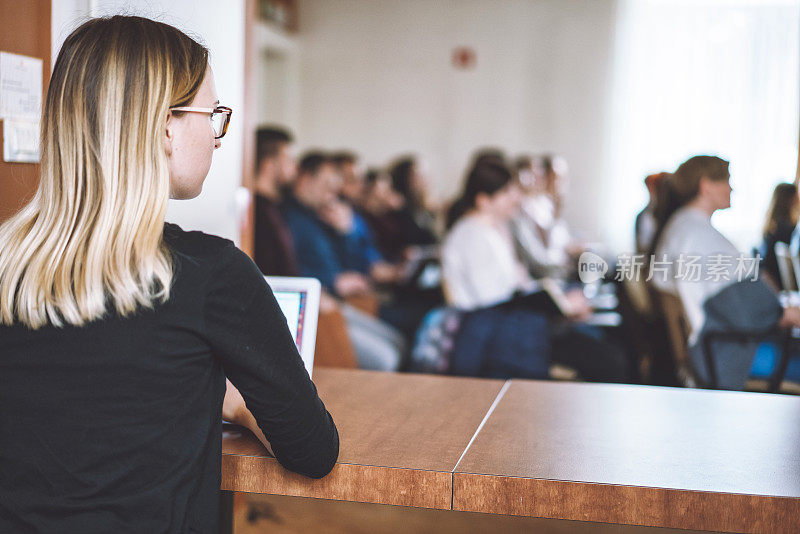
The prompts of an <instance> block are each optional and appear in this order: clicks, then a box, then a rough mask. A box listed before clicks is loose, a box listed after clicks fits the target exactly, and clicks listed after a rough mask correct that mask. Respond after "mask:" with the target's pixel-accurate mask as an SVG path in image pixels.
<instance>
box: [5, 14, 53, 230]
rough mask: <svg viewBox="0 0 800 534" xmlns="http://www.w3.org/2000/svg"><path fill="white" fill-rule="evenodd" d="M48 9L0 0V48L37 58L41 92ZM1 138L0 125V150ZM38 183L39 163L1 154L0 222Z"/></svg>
mask: <svg viewBox="0 0 800 534" xmlns="http://www.w3.org/2000/svg"><path fill="white" fill-rule="evenodd" d="M50 11H51V5H50V0H24V1H20V0H0V51H3V52H12V53H14V54H22V55H25V56H31V57H36V58H40V59H41V60H42V71H43V72H42V82H43V87H42V91H43V94H44V91H45V90H46V89H47V84H48V81H49V80H50ZM1 122H2V121H0V123H1ZM2 137H3V134H2V128H0V151H1V150H2V142H3V139H2ZM38 184H39V165H38V164H33V163H6V162H4V161H2V154H1V153H0V222H2V221H4V220H6V219H7V218H8V217H10V216H11V215H13V214H14V213H16V211H17V210H19V209H20V208H21V207H22V206H24V205H25V203H26V202H27V201H28V200H29V199H30V198H31V196H32V195H33V193H34V191H35V190H36V186H37V185H38Z"/></svg>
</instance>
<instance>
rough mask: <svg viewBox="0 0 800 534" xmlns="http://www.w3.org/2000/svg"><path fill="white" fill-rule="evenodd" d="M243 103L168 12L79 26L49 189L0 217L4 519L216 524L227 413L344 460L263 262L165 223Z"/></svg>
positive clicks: (17, 527) (311, 460)
mask: <svg viewBox="0 0 800 534" xmlns="http://www.w3.org/2000/svg"><path fill="white" fill-rule="evenodd" d="M231 113H232V111H231V109H230V108H226V107H222V106H220V105H219V100H218V98H217V96H216V90H215V88H214V76H213V73H212V71H211V69H210V68H209V65H208V51H207V50H206V49H205V48H204V47H203V46H201V45H200V44H198V43H197V42H196V41H194V40H192V39H191V38H189V37H188V36H186V35H185V34H183V33H182V32H180V31H179V30H177V29H176V28H173V27H172V26H168V25H166V24H163V23H159V22H154V21H152V20H148V19H144V18H141V17H127V16H114V17H110V18H99V19H91V20H89V21H87V22H85V23H84V24H82V25H81V26H80V27H79V28H78V29H76V30H75V31H74V32H73V33H72V34H70V35H69V36H68V37H67V39H66V41H65V42H64V45H63V47H62V48H61V51H60V52H59V54H58V58H57V60H56V62H55V66H54V69H53V74H52V77H51V79H50V85H49V88H48V91H47V97H46V100H45V105H44V111H43V116H42V145H41V147H42V157H41V179H40V183H39V188H38V191H37V193H36V195H35V196H34V197H33V199H32V200H31V201H30V202H29V203H28V204H27V205H26V206H25V207H23V208H22V210H21V211H20V212H19V213H17V214H16V215H14V216H12V217H11V218H10V219H9V220H7V221H6V222H5V223H3V224H2V225H0V473H2V476H0V532H65V533H71V532H75V533H78V532H80V533H88V532H118V533H121V532H137V533H138V532H176V533H177V532H181V533H183V532H186V533H189V532H201V533H202V532H205V533H212V532H217V531H218V529H219V491H220V478H221V474H220V462H221V444H222V435H221V430H222V417H223V416H224V417H225V419H227V420H230V421H232V422H234V423H240V424H243V425H246V426H248V427H249V428H250V429H251V430H253V431H254V432H255V433H256V434H257V435H258V436H259V438H260V439H262V440H263V441H264V443H265V445H268V446H270V447H271V450H272V451H273V452H274V454H275V457H276V458H277V460H278V462H279V463H280V464H281V465H283V466H284V467H285V468H287V469H290V470H292V471H295V472H297V473H300V474H302V475H305V476H309V477H315V478H318V477H322V476H325V475H326V474H327V473H328V472H329V471H330V470H331V469H332V468H333V466H334V464H335V462H336V459H337V456H338V452H339V438H338V433H337V430H336V426H335V424H334V422H333V419H332V418H331V416H330V414H329V413H328V412H327V410H326V409H325V406H324V404H323V403H322V401H321V400H320V399H319V397H318V396H317V391H316V388H315V387H314V384H313V383H312V382H311V379H310V378H309V376H308V373H307V372H306V370H305V367H304V365H303V362H302V359H301V358H300V355H299V354H298V352H297V348H296V347H295V344H294V342H293V341H292V336H291V334H290V332H289V329H288V327H287V324H286V320H285V318H284V317H283V314H282V313H281V310H280V308H279V307H278V303H277V302H276V300H275V297H274V296H273V294H272V292H271V290H270V288H269V286H268V285H267V283H266V282H265V280H264V278H263V276H262V275H261V273H260V272H259V271H258V269H257V268H256V266H255V265H254V264H253V262H252V261H251V260H250V259H249V258H248V257H247V256H246V255H245V254H244V253H243V252H242V251H240V250H239V249H237V248H236V247H235V246H234V245H233V243H232V242H231V241H228V240H226V239H222V238H219V237H215V236H211V235H206V234H203V233H200V232H185V231H183V230H181V229H180V228H178V227H177V226H175V225H165V223H164V216H165V213H166V208H167V202H168V200H169V198H173V199H190V198H194V197H196V196H197V195H199V194H200V192H201V190H202V187H203V181H204V180H205V177H206V175H207V174H208V170H209V167H210V165H211V158H212V155H213V153H214V150H215V149H217V148H219V147H220V145H221V141H220V139H221V138H222V137H223V136H224V135H225V132H226V129H227V125H228V122H229V120H230V116H231ZM226 377H227V378H229V379H230V383H228V384H227V392H226ZM233 385H235V386H236V388H238V389H235V388H234V387H233ZM245 402H246V404H245Z"/></svg>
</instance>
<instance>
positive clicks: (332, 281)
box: [283, 151, 405, 371]
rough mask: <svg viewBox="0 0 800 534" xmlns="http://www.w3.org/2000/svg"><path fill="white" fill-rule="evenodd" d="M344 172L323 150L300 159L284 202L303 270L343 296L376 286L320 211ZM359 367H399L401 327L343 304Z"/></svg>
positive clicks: (332, 196)
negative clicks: (352, 261) (353, 263)
mask: <svg viewBox="0 0 800 534" xmlns="http://www.w3.org/2000/svg"><path fill="white" fill-rule="evenodd" d="M340 186H341V177H340V176H339V174H338V173H337V172H336V168H335V166H334V165H333V162H332V161H331V159H330V157H328V156H327V155H326V154H325V153H323V152H320V151H311V152H307V153H306V154H305V155H304V156H303V157H302V158H301V159H300V164H299V169H298V175H297V179H296V180H295V183H294V188H293V191H292V194H291V195H287V198H286V200H285V201H284V204H283V215H284V218H285V220H286V224H287V226H288V227H289V230H290V232H291V234H292V238H293V242H294V247H295V250H296V251H297V259H298V262H297V263H298V269H299V273H298V274H300V275H301V276H311V277H313V278H317V279H318V280H319V281H320V282H321V283H322V286H323V287H324V288H325V290H326V291H328V292H330V293H331V294H333V295H336V296H338V297H341V298H347V297H350V296H354V295H360V294H364V293H367V292H370V291H371V290H372V281H371V280H370V278H369V276H368V275H367V274H366V273H364V272H361V271H358V270H355V269H353V268H352V266H351V265H349V264H348V262H349V260H348V244H347V243H346V236H344V235H343V234H342V233H341V232H340V231H339V229H337V228H335V227H334V226H331V225H330V224H329V223H328V222H326V221H325V220H323V218H322V217H320V213H321V212H324V211H325V210H326V209H328V207H329V206H330V205H331V204H332V203H335V202H337V201H338V199H337V194H338V192H339V188H340ZM341 308H342V313H343V314H344V316H345V319H346V321H347V328H348V334H349V335H350V337H351V339H352V341H353V345H354V347H353V348H354V349H355V350H356V355H357V357H358V361H359V367H361V368H364V369H374V370H381V371H394V370H396V369H397V368H398V367H399V365H400V362H401V360H402V357H403V353H404V351H405V340H404V339H403V336H402V334H401V333H400V332H397V331H396V330H395V329H394V328H393V327H391V326H390V325H388V324H385V323H384V322H382V321H379V320H377V319H375V318H373V317H369V316H365V314H363V313H360V312H358V311H357V310H355V309H354V308H353V307H352V306H348V305H346V304H343V305H342V307H341Z"/></svg>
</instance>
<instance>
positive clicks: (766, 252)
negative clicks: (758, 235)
mask: <svg viewBox="0 0 800 534" xmlns="http://www.w3.org/2000/svg"><path fill="white" fill-rule="evenodd" d="M799 205H800V202H798V197H797V186H796V185H794V184H778V185H776V186H775V190H774V191H773V192H772V200H771V201H770V204H769V210H768V211H767V220H766V222H765V223H764V232H763V238H764V242H763V244H762V245H761V250H760V253H761V255H762V257H763V262H764V263H763V269H764V272H765V273H767V274H768V275H769V277H770V278H771V279H772V281H773V282H774V283H775V285H777V286H780V285H781V284H780V281H781V276H780V272H779V271H778V259H777V257H776V256H775V244H776V243H786V244H787V245H788V244H789V243H790V242H791V240H792V232H794V229H795V227H796V226H797V219H798V215H800V211H798V206H799Z"/></svg>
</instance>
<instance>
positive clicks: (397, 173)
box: [389, 156, 439, 250]
mask: <svg viewBox="0 0 800 534" xmlns="http://www.w3.org/2000/svg"><path fill="white" fill-rule="evenodd" d="M389 175H390V176H391V177H392V188H393V189H394V190H395V191H397V192H398V193H400V195H401V196H402V197H403V202H404V206H403V207H402V208H401V209H400V210H399V211H398V212H397V218H398V220H399V223H400V226H401V228H402V232H403V241H402V242H401V243H399V244H398V248H400V249H401V250H402V249H405V248H406V247H409V246H413V245H435V244H437V243H439V238H438V236H437V233H436V217H435V216H434V214H433V212H432V211H431V210H430V208H429V207H428V180H427V178H426V177H425V174H424V173H423V172H422V168H421V165H420V162H419V161H418V160H417V159H416V158H415V157H413V156H404V157H402V158H399V159H398V160H396V161H395V162H394V164H392V165H391V167H390V169H389Z"/></svg>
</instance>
